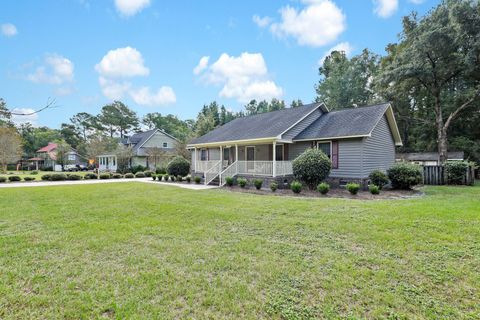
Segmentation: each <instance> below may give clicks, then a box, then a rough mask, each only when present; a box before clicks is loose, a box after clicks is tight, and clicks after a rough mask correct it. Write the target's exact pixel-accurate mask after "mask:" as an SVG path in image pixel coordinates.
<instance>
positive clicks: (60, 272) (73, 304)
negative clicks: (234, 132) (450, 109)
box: [0, 182, 480, 319]
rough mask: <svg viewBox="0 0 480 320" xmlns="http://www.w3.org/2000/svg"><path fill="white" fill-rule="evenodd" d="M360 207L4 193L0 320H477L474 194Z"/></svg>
mask: <svg viewBox="0 0 480 320" xmlns="http://www.w3.org/2000/svg"><path fill="white" fill-rule="evenodd" d="M425 191H426V196H425V197H423V198H416V199H409V200H379V201H357V200H341V199H305V198H293V197H291V198H290V197H288V198H287V197H285V198H282V197H274V196H258V195H251V194H239V193H230V192H228V191H220V190H209V191H191V190H184V189H179V188H176V187H169V186H160V185H153V184H141V183H135V182H132V183H122V184H102V185H81V186H56V187H53V186H52V187H42V188H28V189H23V188H12V189H2V190H0V248H1V249H0V318H1V319H10V318H15V319H26V318H38V319H51V318H75V319H78V318H97V317H98V318H100V317H107V318H144V319H146V318H161V319H170V318H182V319H183V318H192V319H221V318H230V319H240V318H242V319H258V318H273V319H305V318H333V319H337V318H349V319H357V318H390V319H397V318H400V319H403V318H405V319H407V318H408V319H411V318H430V319H440V318H444V319H445V318H449V319H464V318H470V319H478V318H480V306H479V301H480V223H479V222H480V186H478V185H477V186H476V187H429V188H426V189H425Z"/></svg>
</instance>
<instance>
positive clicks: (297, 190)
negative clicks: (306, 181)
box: [290, 181, 302, 193]
mask: <svg viewBox="0 0 480 320" xmlns="http://www.w3.org/2000/svg"><path fill="white" fill-rule="evenodd" d="M290 189H291V190H292V191H293V193H300V192H301V191H302V184H301V183H300V182H299V181H293V182H292V183H291V184H290Z"/></svg>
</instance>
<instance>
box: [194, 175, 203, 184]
mask: <svg viewBox="0 0 480 320" xmlns="http://www.w3.org/2000/svg"><path fill="white" fill-rule="evenodd" d="M194 180H195V183H196V184H200V182H202V178H200V177H199V176H195V178H194Z"/></svg>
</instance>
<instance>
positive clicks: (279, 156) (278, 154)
mask: <svg viewBox="0 0 480 320" xmlns="http://www.w3.org/2000/svg"><path fill="white" fill-rule="evenodd" d="M275 161H283V144H279V145H276V146H275Z"/></svg>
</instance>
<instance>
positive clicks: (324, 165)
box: [292, 149, 332, 190]
mask: <svg viewBox="0 0 480 320" xmlns="http://www.w3.org/2000/svg"><path fill="white" fill-rule="evenodd" d="M292 167H293V174H294V176H295V178H297V179H299V180H301V181H303V182H305V184H306V185H307V186H308V187H309V188H310V190H313V189H314V188H315V187H316V186H317V185H318V184H319V183H320V182H322V181H323V180H325V179H326V178H327V177H328V175H329V174H330V170H331V168H332V162H331V161H330V159H329V158H328V157H327V155H326V154H325V153H323V152H322V151H320V150H318V149H307V150H305V152H303V153H302V154H301V155H299V156H298V157H297V158H296V159H295V160H293V162H292Z"/></svg>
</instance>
